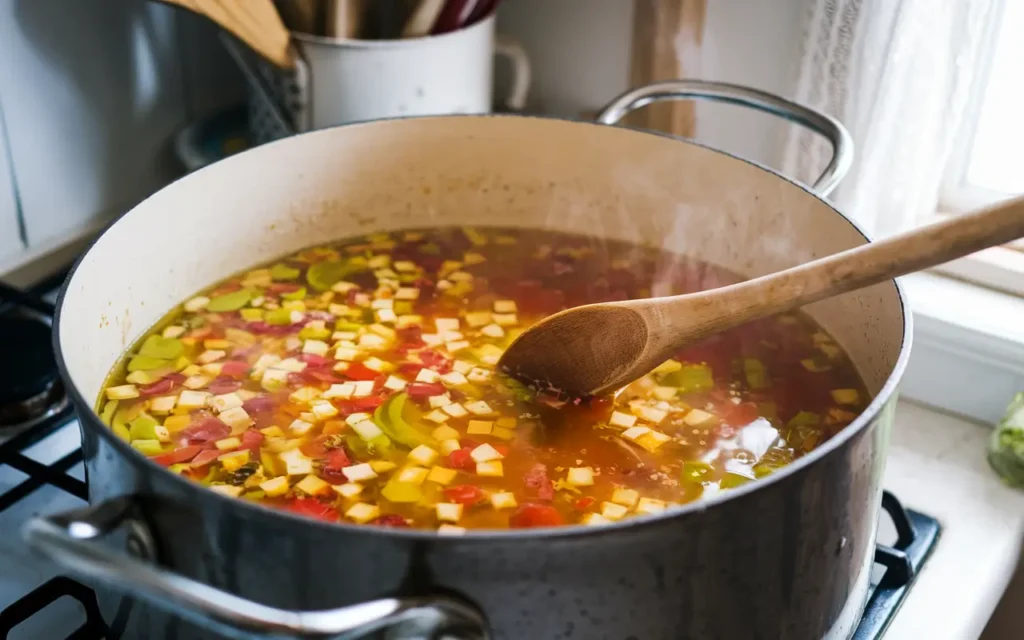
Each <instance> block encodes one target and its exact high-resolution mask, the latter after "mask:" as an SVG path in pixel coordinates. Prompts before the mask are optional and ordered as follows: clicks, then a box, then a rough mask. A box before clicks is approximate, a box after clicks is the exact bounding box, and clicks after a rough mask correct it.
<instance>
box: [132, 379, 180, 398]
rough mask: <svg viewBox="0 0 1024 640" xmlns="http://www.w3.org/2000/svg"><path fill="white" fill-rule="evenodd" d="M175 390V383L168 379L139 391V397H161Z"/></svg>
mask: <svg viewBox="0 0 1024 640" xmlns="http://www.w3.org/2000/svg"><path fill="white" fill-rule="evenodd" d="M173 388H174V381H173V380H170V379H168V378H164V379H163V380H159V381H157V382H154V383H153V384H150V385H146V386H145V387H142V388H141V389H139V395H140V396H143V397H149V396H159V395H163V394H165V393H170V391H171V389H173Z"/></svg>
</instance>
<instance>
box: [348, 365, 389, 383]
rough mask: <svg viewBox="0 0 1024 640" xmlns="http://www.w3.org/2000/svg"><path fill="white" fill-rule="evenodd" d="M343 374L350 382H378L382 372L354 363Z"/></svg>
mask: <svg viewBox="0 0 1024 640" xmlns="http://www.w3.org/2000/svg"><path fill="white" fill-rule="evenodd" d="M343 374H344V376H345V377H346V378H348V379H349V380H376V379H377V376H379V375H380V371H374V370H373V369H371V368H369V367H367V366H366V365H364V364H363V363H361V362H353V363H352V364H350V365H349V366H348V368H347V369H345V371H344V372H343Z"/></svg>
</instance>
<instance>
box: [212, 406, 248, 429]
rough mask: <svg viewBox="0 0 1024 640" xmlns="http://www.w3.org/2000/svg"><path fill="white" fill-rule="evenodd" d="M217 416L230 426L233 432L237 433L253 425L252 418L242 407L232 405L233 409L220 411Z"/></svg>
mask: <svg viewBox="0 0 1024 640" xmlns="http://www.w3.org/2000/svg"><path fill="white" fill-rule="evenodd" d="M217 417H218V418H220V421H221V422H223V423H224V424H226V425H228V426H229V427H231V431H232V432H233V433H238V432H239V431H242V430H244V429H246V428H247V427H251V426H252V425H253V419H252V418H251V417H250V416H249V414H248V413H247V412H246V410H245V409H243V408H242V407H234V408H233V409H228V410H227V411H222V412H221V413H220V415H219V416H217Z"/></svg>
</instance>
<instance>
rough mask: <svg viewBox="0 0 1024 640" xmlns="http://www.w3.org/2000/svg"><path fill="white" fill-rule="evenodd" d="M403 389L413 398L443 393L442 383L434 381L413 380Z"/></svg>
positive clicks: (417, 398)
mask: <svg viewBox="0 0 1024 640" xmlns="http://www.w3.org/2000/svg"><path fill="white" fill-rule="evenodd" d="M405 390H406V392H408V394H409V397H410V398H412V399H413V400H425V399H427V398H429V397H430V396H439V395H441V394H443V393H444V385H442V384H439V383H436V382H413V383H412V384H410V385H409V386H407V387H406V388H405Z"/></svg>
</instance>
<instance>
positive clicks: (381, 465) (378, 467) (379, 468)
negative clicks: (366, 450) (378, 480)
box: [370, 460, 398, 473]
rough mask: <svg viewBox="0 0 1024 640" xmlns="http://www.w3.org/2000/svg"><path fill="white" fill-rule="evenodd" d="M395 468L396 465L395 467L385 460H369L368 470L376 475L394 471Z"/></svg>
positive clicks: (392, 463)
mask: <svg viewBox="0 0 1024 640" xmlns="http://www.w3.org/2000/svg"><path fill="white" fill-rule="evenodd" d="M397 466H398V465H396V464H395V463H394V462H389V461H387V460H370V468H372V469H373V470H374V471H376V472H377V473H387V472H388V471H394V470H395V467H397Z"/></svg>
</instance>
